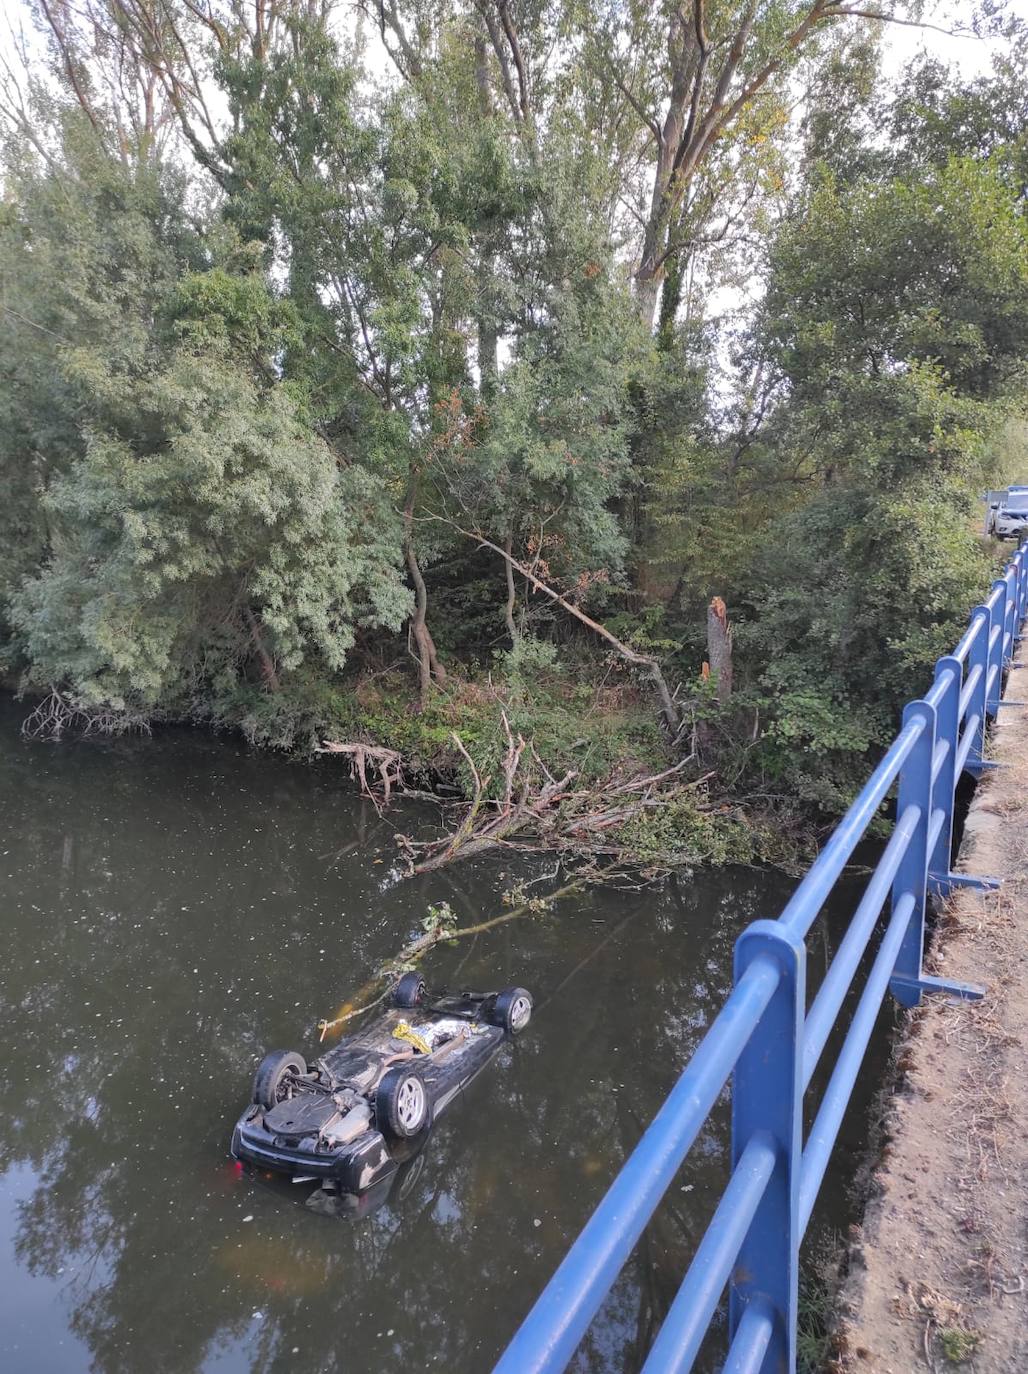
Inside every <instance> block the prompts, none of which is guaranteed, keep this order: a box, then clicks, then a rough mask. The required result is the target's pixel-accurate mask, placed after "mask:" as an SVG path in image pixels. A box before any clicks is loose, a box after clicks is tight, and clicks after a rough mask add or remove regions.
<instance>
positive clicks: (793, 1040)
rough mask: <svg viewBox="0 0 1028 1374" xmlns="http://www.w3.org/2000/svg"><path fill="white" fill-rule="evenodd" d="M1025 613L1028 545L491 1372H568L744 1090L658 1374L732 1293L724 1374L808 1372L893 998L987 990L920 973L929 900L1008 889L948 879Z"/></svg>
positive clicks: (745, 942)
mask: <svg viewBox="0 0 1028 1374" xmlns="http://www.w3.org/2000/svg"><path fill="white" fill-rule="evenodd" d="M1026 608H1028V543H1026V544H1023V545H1022V546H1021V548H1020V549H1019V550H1018V552H1017V553H1016V554H1015V555H1014V557H1013V558H1012V559H1011V561H1010V563H1009V564H1008V565H1007V568H1006V571H1005V573H1004V574H1003V576H1002V577H1000V578H998V579H997V580H996V581H995V582H994V583H993V584H992V590H991V592H990V594H989V597H988V599H987V600H986V601H985V602H983V604H982V605H980V606H976V607H975V609H974V610H973V611H972V613H971V622H970V625H969V626H968V629H967V632H966V633H965V634H964V636H963V637H962V639H961V640H960V643H959V644H958V645H957V647H956V648H955V649H954V651H953V653H952V654H949V655H947V656H946V657H945V658H941V659H940V660H939V662H938V664H937V665H936V669H935V680H934V682H933V683H932V687H931V689H930V691H929V692H928V693H927V694H926V695H925V697H924V698H923V700H921V701H914V702H911V703H910V704H909V705H908V706H907V707H906V709H905V711H904V712H903V721H902V725H901V728H900V731H899V734H898V735H897V736H896V738H895V740H894V741H893V743H892V745H891V746H890V747H889V749H888V750H887V751H886V754H885V757H884V758H883V759H882V761H881V763H879V765H878V767H877V768H876V769H875V771H874V772H873V773H872V775H871V777H870V778H869V779H868V782H867V784H866V786H865V787H864V789H863V791H862V792H861V793H860V795H859V796H858V797H857V799H856V800H855V801H854V803H853V805H852V806H851V807H850V809H849V810H848V811H847V812H846V814H845V816H844V817H843V818H842V820H841V821H840V822H839V824H838V826H837V827H836V829H835V831H834V832H833V834H832V836H831V838H830V840H829V841H828V842H827V844H826V845H825V847H824V849H823V850H822V851H821V853H820V855H819V856H818V859H817V861H816V863H814V865H813V866H812V867H811V869H810V871H809V872H808V873H807V875H806V877H805V878H804V879H803V881H802V882H801V883H800V885H799V887H798V888H797V889H796V892H795V893H794V894H793V896H792V898H791V900H790V901H789V903H788V905H787V906H786V908H785V910H784V911H783V912H782V914H781V916H780V917H779V918H778V920H777V921H756V922H754V923H753V924H752V925H750V926H749V927H747V929H746V930H744V931H743V933H742V934H741V935H740V937H739V939H738V941H737V942H736V946H735V969H734V986H733V989H732V992H731V993H730V994H729V996H728V998H727V1000H726V1001H725V1004H724V1006H723V1007H722V1009H721V1011H720V1013H719V1014H718V1016H717V1018H716V1019H715V1021H714V1022H713V1024H712V1025H711V1027H710V1029H709V1030H708V1031H707V1034H706V1035H705V1036H704V1038H703V1040H702V1041H701V1042H700V1044H699V1046H698V1048H697V1050H696V1052H695V1053H694V1055H693V1057H692V1059H691V1060H690V1061H689V1063H688V1065H687V1066H686V1068H685V1070H684V1072H683V1073H682V1075H681V1077H680V1078H679V1080H678V1082H677V1083H676V1084H675V1086H674V1087H673V1088H672V1090H671V1092H670V1093H669V1094H668V1097H667V1099H666V1100H665V1102H664V1105H663V1106H662V1107H661V1109H660V1111H659V1112H658V1113H657V1115H656V1116H655V1117H654V1119H653V1121H652V1122H651V1124H650V1126H649V1127H648V1128H647V1130H646V1132H645V1134H644V1135H643V1137H642V1139H641V1140H640V1141H639V1144H638V1145H637V1146H636V1148H635V1150H634V1151H633V1152H632V1154H631V1155H630V1156H629V1158H628V1160H627V1161H626V1163H625V1164H624V1166H623V1167H622V1169H621V1172H620V1173H619V1174H618V1175H617V1177H616V1178H615V1180H614V1182H613V1183H612V1184H611V1186H610V1189H609V1190H608V1192H607V1194H606V1196H605V1197H604V1198H603V1200H602V1202H601V1203H600V1204H599V1206H598V1207H597V1208H596V1211H595V1212H594V1213H593V1215H592V1217H591V1218H590V1220H589V1221H588V1222H587V1224H586V1226H585V1228H584V1229H583V1230H582V1232H581V1234H580V1235H579V1237H578V1239H577V1240H576V1241H575V1243H574V1245H573V1246H572V1247H571V1249H570V1250H569V1252H568V1254H567V1255H566V1256H565V1258H564V1260H563V1262H562V1263H561V1265H560V1267H559V1268H558V1270H557V1272H556V1273H555V1274H554V1276H553V1278H552V1279H551V1280H550V1282H549V1284H548V1285H547V1287H546V1288H545V1290H544V1291H543V1293H542V1295H541V1296H540V1298H539V1300H538V1301H537V1302H536V1304H535V1306H534V1307H533V1309H532V1311H531V1312H530V1313H529V1315H528V1317H527V1318H526V1319H525V1321H524V1323H523V1324H522V1326H521V1327H520V1329H519V1330H518V1332H517V1333H516V1335H515V1336H514V1339H513V1340H512V1341H511V1343H510V1345H509V1346H508V1347H507V1350H506V1351H505V1353H504V1354H503V1356H502V1357H501V1359H500V1361H499V1363H498V1364H497V1366H496V1368H495V1371H494V1374H556V1371H559V1370H563V1369H564V1368H565V1366H566V1365H567V1364H568V1363H569V1361H570V1360H571V1358H572V1356H573V1355H574V1353H575V1350H576V1348H577V1346H578V1344H579V1342H580V1341H581V1339H582V1337H583V1336H584V1335H585V1333H586V1331H587V1329H588V1327H589V1323H590V1322H591V1321H592V1318H593V1316H594V1315H595V1313H596V1311H597V1309H598V1308H599V1307H600V1304H601V1303H602V1302H603V1300H604V1298H605V1297H606V1295H607V1293H608V1292H609V1291H610V1289H611V1288H612V1287H613V1285H614V1282H615V1280H616V1279H617V1277H618V1275H619V1273H620V1272H621V1269H622V1268H623V1267H624V1265H625V1263H626V1262H627V1260H628V1258H629V1256H630V1254H631V1252H632V1249H633V1247H634V1246H635V1244H636V1242H637V1241H638V1239H639V1237H640V1235H641V1234H642V1231H643V1229H644V1227H645V1226H646V1224H647V1222H648V1221H649V1219H650V1217H651V1216H652V1215H653V1212H654V1211H655V1209H656V1207H657V1205H658V1203H659V1202H660V1199H661V1198H662V1196H663V1195H664V1192H665V1191H666V1189H667V1187H668V1185H669V1184H670V1182H671V1180H672V1178H673V1177H674V1175H675V1174H676V1172H677V1171H678V1169H679V1167H680V1166H681V1164H682V1162H683V1160H684V1159H685V1156H686V1154H687V1153H688V1151H689V1149H690V1148H691V1146H692V1144H693V1142H694V1140H695V1139H696V1137H697V1135H698V1134H699V1132H700V1129H701V1128H702V1126H703V1125H704V1123H705V1121H706V1119H707V1115H708V1113H709V1112H710V1110H711V1108H712V1107H713V1105H714V1103H715V1101H716V1100H717V1098H718V1096H719V1095H720V1093H721V1091H722V1089H723V1088H724V1086H725V1084H726V1083H727V1082H728V1080H729V1078H731V1079H732V1153H731V1162H732V1172H731V1177H730V1179H729V1182H728V1184H727V1186H726V1187H725V1190H724V1193H723V1194H722V1196H721V1200H720V1202H719V1203H718V1206H717V1209H716V1211H715V1212H714V1215H713V1217H712V1218H711V1221H710V1223H709V1225H708V1227H707V1230H706V1233H705V1234H704V1236H703V1239H702V1241H701V1242H700V1244H699V1246H698V1248H697V1250H696V1253H695V1255H694V1256H693V1261H692V1264H691V1265H690V1266H689V1270H688V1272H687V1274H686V1276H685V1279H684V1280H683V1282H682V1286H681V1288H680V1289H679V1290H678V1294H677V1296H676V1298H675V1300H674V1302H673V1303H672V1305H671V1308H670V1310H669V1312H668V1314H667V1317H666V1318H665V1320H664V1324H663V1326H662V1327H661V1329H660V1332H659V1333H658V1335H657V1338H656V1341H655V1342H654V1344H653V1347H652V1349H651V1350H650V1353H649V1357H648V1359H647V1361H646V1364H645V1367H644V1374H683V1372H684V1371H686V1370H689V1369H690V1368H691V1367H692V1364H693V1361H694V1360H695V1358H696V1355H697V1353H698V1351H699V1349H700V1345H701V1343H702V1341H703V1339H704V1337H705V1335H706V1332H707V1328H708V1326H709V1324H710V1321H711V1318H712V1317H713V1316H714V1313H715V1312H716V1310H717V1307H718V1304H719V1302H720V1301H721V1295H722V1293H723V1292H724V1289H725V1286H726V1285H728V1286H729V1349H728V1355H727V1358H726V1361H725V1363H724V1366H723V1374H771V1371H772V1370H775V1371H780V1370H783V1369H786V1370H790V1371H793V1370H795V1368H796V1310H797V1303H798V1286H799V1250H800V1242H801V1240H802V1239H803V1234H804V1232H805V1230H806V1228H807V1223H808V1222H809V1220H810V1214H811V1212H812V1210H813V1206H814V1201H815V1199H816V1197H817V1194H818V1190H819V1188H820V1186H821V1181H822V1179H823V1178H824V1173H825V1169H826V1168H827V1165H828V1160H829V1156H830V1155H831V1152H832V1148H833V1146H834V1144H835V1139H836V1136H837V1135H838V1132H839V1127H840V1125H841V1123H842V1118H843V1114H844V1112H845V1110H846V1106H847V1104H848V1102H849V1100H850V1095H851V1093H852V1090H853V1085H854V1083H855V1082H856V1080H857V1076H858V1074H859V1072H860V1066H861V1063H862V1062H863V1058H864V1054H865V1051H866V1049H867V1045H868V1041H869V1040H870V1038H871V1033H872V1030H873V1028H874V1024H875V1020H876V1018H877V1015H878V1011H879V1009H880V1007H881V1005H882V1002H883V1001H884V999H885V995H886V993H887V992H889V991H891V992H892V994H893V996H894V997H895V998H896V999H897V1000H898V1001H899V1002H900V1003H901V1004H902V1005H904V1006H908V1007H909V1006H915V1005H916V1004H917V1003H918V1002H919V1001H920V999H921V996H922V994H923V993H925V992H938V991H942V992H948V993H949V994H950V995H956V996H959V997H968V998H973V997H980V996H981V995H982V989H980V988H977V987H975V986H973V985H971V984H963V983H954V982H950V981H947V980H945V979H940V978H933V977H930V976H929V975H927V974H925V973H924V971H923V968H922V954H923V949H924V933H925V908H926V901H927V897H928V896H929V895H932V896H944V895H946V894H947V893H949V892H950V891H952V889H953V888H954V887H956V886H972V887H978V888H982V889H987V888H992V887H996V886H998V882H997V880H996V879H994V878H971V877H968V876H966V875H963V874H957V873H953V872H952V871H951V868H950V858H951V853H952V844H953V810H954V796H955V791H956V784H957V781H958V780H959V778H960V776H961V774H962V773H970V774H971V775H972V776H974V777H979V776H980V775H981V774H982V773H983V772H984V771H985V770H986V769H988V768H990V767H992V766H994V765H991V764H989V763H988V762H986V760H985V759H984V756H983V746H984V742H985V730H986V725H987V722H988V720H989V718H991V717H994V716H995V715H996V713H997V711H998V709H999V707H1000V706H1001V705H1002V704H1004V703H1003V702H1002V701H1001V692H1002V685H1003V673H1004V670H1005V668H1006V667H1007V666H1009V663H1010V660H1011V657H1012V655H1013V650H1014V645H1015V643H1016V641H1017V639H1018V630H1019V627H1020V625H1021V623H1022V622H1023V620H1024V617H1025V611H1026ZM897 783H898V796H897V802H896V820H895V823H894V825H893V828H892V834H891V837H890V839H889V842H888V844H887V845H886V846H885V849H884V852H883V853H882V855H881V858H880V859H879V860H878V863H877V865H876V867H875V869H874V872H873V873H872V875H871V877H870V879H869V880H868V883H867V886H866V888H865V890H864V893H863V896H862V897H861V900H860V902H859V903H858V905H857V908H856V911H855V912H854V914H853V917H852V919H851V921H850V925H849V928H848V930H847V932H846V935H845V937H844V938H843V940H842V942H841V944H840V946H839V948H838V950H837V951H836V953H835V955H834V957H833V959H832V962H831V964H830V965H829V968H828V971H827V973H826V974H825V977H824V979H823V981H822V983H821V985H820V987H819V988H818V991H817V995H816V996H815V997H814V999H813V1002H812V1003H811V1005H810V1009H809V1011H808V1010H806V989H805V974H806V945H805V940H806V937H807V934H808V933H809V931H810V928H811V926H812V925H813V924H814V922H815V920H816V919H817V917H818V915H819V913H820V912H821V909H822V908H823V906H824V904H825V901H826V899H827V898H828V896H829V894H830V893H831V892H832V889H833V888H834V886H835V884H836V882H837V880H838V878H839V876H840V874H841V873H842V871H843V869H844V868H845V867H846V864H847V863H848V862H849V860H850V857H851V856H852V854H853V851H854V849H855V848H856V846H857V844H858V843H859V841H860V840H861V839H862V838H863V836H864V834H865V833H866V831H867V828H868V826H869V825H870V823H871V821H872V819H873V818H874V817H875V816H877V815H878V814H879V808H880V807H881V804H882V802H883V801H885V799H886V798H887V797H888V796H889V794H890V793H891V791H892V789H893V787H894V786H895V785H896V784H897ZM887 904H888V917H887V919H886V921H885V924H884V931H883V932H882V933H881V938H880V940H879V942H878V947H877V952H876V953H875V956H874V960H873V963H872V965H871V970H870V973H869V974H868V975H867V978H866V980H865V982H864V987H863V990H862V992H861V994H860V997H859V1000H858V1002H857V1006H856V1010H855V1011H854V1013H853V1016H852V1019H851V1020H850V1024H849V1027H848V1029H847V1031H846V1035H845V1039H844V1041H843V1043H842V1047H841V1050H840V1052H839V1055H838V1058H837V1060H836V1062H835V1066H834V1068H833V1070H832V1073H831V1076H830V1078H829V1080H828V1085H827V1087H826V1088H825V1090H824V1093H823V1095H822V1097H821V1102H820V1105H819V1107H818V1110H817V1114H816V1116H815V1118H814V1123H813V1125H812V1127H811V1129H810V1131H809V1132H808V1134H807V1138H806V1143H804V1140H803V1099H804V1093H805V1091H806V1089H807V1087H808V1085H809V1083H810V1080H811V1077H812V1075H813V1073H814V1070H815V1069H816V1067H817V1064H818V1062H819V1060H820V1058H821V1055H822V1053H823V1051H824V1048H825V1045H826V1043H827V1041H828V1038H829V1035H830V1033H831V1031H832V1029H833V1027H834V1026H835V1024H836V1020H837V1017H838V1015H839V1012H840V1010H841V1009H842V1006H843V1003H844V1001H845V999H846V996H847V993H848V992H849V990H850V987H851V985H852V983H853V980H854V977H855V975H856V973H857V970H858V968H859V966H860V964H861V960H862V958H863V956H864V953H865V951H866V950H867V948H868V946H869V944H870V943H871V941H872V939H873V937H874V936H875V934H876V932H877V931H878V927H879V924H880V917H881V913H882V910H883V908H884V907H885V906H886V905H887Z"/></svg>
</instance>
